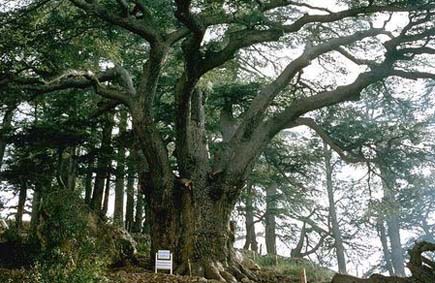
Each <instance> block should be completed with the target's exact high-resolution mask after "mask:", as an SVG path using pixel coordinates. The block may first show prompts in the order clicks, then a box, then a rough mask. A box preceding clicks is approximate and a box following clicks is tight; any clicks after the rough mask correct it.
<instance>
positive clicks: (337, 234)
mask: <svg viewBox="0 0 435 283" xmlns="http://www.w3.org/2000/svg"><path fill="white" fill-rule="evenodd" d="M323 146H324V156H325V172H326V190H327V192H328V202H329V218H330V221H331V228H332V236H333V237H334V246H335V254H336V256H337V263H338V271H339V272H340V273H342V274H347V269H346V257H345V249H344V245H343V238H342V235H341V231H340V226H339V223H338V217H337V211H336V208H335V199H334V186H333V181H332V174H333V169H332V165H331V151H330V150H329V149H328V145H327V144H326V143H324V145H323Z"/></svg>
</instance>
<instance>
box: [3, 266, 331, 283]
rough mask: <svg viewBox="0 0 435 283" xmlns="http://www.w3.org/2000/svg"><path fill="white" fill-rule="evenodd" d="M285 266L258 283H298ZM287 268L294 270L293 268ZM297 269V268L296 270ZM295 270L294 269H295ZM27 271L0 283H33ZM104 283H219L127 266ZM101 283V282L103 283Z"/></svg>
mask: <svg viewBox="0 0 435 283" xmlns="http://www.w3.org/2000/svg"><path fill="white" fill-rule="evenodd" d="M286 265H287V264H279V265H278V266H273V267H262V268H261V269H260V270H258V271H256V275H257V277H258V279H259V280H258V281H257V282H258V283H299V282H300V278H299V274H298V273H297V272H288V269H287V271H286V270H285V267H284V266H286ZM287 268H295V267H294V266H292V267H290V266H287ZM297 269H299V268H297ZM295 270H296V269H295ZM28 273H29V270H28V269H25V268H20V269H12V268H0V282H1V283H34V282H31V281H29V279H28V276H27V275H28ZM105 277H106V278H107V280H104V281H105V283H219V281H216V280H206V279H205V278H203V277H195V276H181V275H169V274H167V273H164V272H159V273H154V272H153V271H151V270H146V269H144V268H142V267H137V266H128V267H121V268H116V269H112V270H109V271H108V272H107V273H106V276H105ZM331 277H332V272H331V273H329V272H328V273H327V274H325V272H324V271H317V273H314V271H312V270H310V271H308V272H307V279H308V283H310V282H312V283H329V282H331ZM104 281H103V282H104Z"/></svg>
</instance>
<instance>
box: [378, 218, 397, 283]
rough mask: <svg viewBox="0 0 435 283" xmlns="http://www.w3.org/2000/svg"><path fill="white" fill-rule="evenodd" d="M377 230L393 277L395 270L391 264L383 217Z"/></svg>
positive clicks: (387, 266) (379, 220)
mask: <svg viewBox="0 0 435 283" xmlns="http://www.w3.org/2000/svg"><path fill="white" fill-rule="evenodd" d="M376 229H377V230H378V234H379V239H380V240H381V244H382V251H383V253H384V259H385V267H386V268H387V270H388V273H389V274H390V276H393V275H394V270H393V265H392V263H391V253H390V249H389V247H388V238H387V232H386V231H385V225H384V220H383V218H382V217H381V218H379V219H378V223H377V224H376Z"/></svg>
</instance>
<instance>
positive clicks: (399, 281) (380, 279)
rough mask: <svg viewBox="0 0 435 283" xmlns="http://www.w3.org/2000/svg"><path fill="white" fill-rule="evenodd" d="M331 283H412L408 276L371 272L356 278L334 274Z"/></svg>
mask: <svg viewBox="0 0 435 283" xmlns="http://www.w3.org/2000/svg"><path fill="white" fill-rule="evenodd" d="M331 283H413V282H412V281H411V280H410V279H409V278H403V277H396V276H392V277H387V276H383V275H381V274H373V275H372V276H370V277H369V278H364V279H363V278H358V277H353V276H350V275H345V274H335V276H334V277H333V278H332V281H331Z"/></svg>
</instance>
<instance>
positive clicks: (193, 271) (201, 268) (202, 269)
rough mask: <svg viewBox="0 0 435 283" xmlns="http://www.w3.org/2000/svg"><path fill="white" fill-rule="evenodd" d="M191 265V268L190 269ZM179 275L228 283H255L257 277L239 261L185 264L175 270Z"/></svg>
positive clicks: (206, 261)
mask: <svg viewBox="0 0 435 283" xmlns="http://www.w3.org/2000/svg"><path fill="white" fill-rule="evenodd" d="M189 265H190V267H189ZM175 273H177V274H183V275H192V276H199V277H205V278H206V279H213V280H218V281H221V282H226V283H237V282H255V281H257V276H256V275H255V273H254V272H252V271H250V270H249V269H247V268H246V267H244V266H243V265H242V264H241V263H239V262H237V261H232V262H230V263H226V264H224V263H222V262H220V261H212V260H204V261H199V262H192V263H190V264H189V263H188V264H186V263H183V264H181V265H179V266H178V267H177V269H176V270H175Z"/></svg>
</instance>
